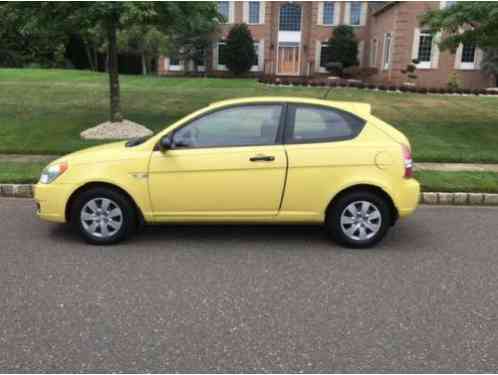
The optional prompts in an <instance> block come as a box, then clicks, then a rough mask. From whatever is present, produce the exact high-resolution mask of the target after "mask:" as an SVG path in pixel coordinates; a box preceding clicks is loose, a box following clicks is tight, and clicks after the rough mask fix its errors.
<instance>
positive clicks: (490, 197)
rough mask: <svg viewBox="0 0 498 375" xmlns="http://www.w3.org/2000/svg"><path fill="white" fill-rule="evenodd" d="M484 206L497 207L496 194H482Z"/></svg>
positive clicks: (497, 198)
mask: <svg viewBox="0 0 498 375" xmlns="http://www.w3.org/2000/svg"><path fill="white" fill-rule="evenodd" d="M484 204H487V205H490V206H498V194H484Z"/></svg>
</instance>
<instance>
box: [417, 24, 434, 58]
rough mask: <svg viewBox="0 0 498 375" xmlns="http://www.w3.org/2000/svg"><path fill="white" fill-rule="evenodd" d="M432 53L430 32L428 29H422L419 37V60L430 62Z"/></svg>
mask: <svg viewBox="0 0 498 375" xmlns="http://www.w3.org/2000/svg"><path fill="white" fill-rule="evenodd" d="M431 55H432V34H431V33H430V32H429V31H422V32H421V33H420V37H419V44H418V57H417V60H418V61H419V63H420V62H430V61H431Z"/></svg>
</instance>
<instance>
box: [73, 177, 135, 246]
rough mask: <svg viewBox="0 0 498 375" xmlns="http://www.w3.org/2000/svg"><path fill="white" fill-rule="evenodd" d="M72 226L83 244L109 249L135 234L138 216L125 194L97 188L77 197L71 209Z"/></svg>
mask: <svg viewBox="0 0 498 375" xmlns="http://www.w3.org/2000/svg"><path fill="white" fill-rule="evenodd" d="M85 219H86V220H85ZM71 224H72V226H73V228H75V229H76V230H77V231H78V232H79V234H80V235H81V236H82V237H83V239H84V240H85V241H86V242H88V243H90V244H92V245H111V244H115V243H118V242H120V241H123V240H125V239H127V238H129V237H130V236H131V235H132V234H133V233H135V231H136V229H137V213H136V209H135V206H134V204H133V202H130V200H129V198H128V197H126V196H125V195H124V194H122V193H120V192H119V191H116V190H114V189H111V188H106V187H96V188H92V189H89V190H86V191H83V192H82V193H80V194H79V195H78V196H77V197H76V199H75V200H74V202H73V204H72V207H71Z"/></svg>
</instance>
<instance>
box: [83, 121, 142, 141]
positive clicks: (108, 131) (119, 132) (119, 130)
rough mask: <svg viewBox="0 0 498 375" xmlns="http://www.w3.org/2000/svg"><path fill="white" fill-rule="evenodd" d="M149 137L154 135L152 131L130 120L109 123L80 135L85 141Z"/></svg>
mask: <svg viewBox="0 0 498 375" xmlns="http://www.w3.org/2000/svg"><path fill="white" fill-rule="evenodd" d="M149 135H152V131H150V130H149V129H147V128H146V127H145V126H143V125H140V124H137V123H135V122H132V121H128V120H123V121H121V122H110V121H107V122H104V123H102V124H100V125H97V126H95V127H93V128H90V129H87V130H85V131H83V132H82V133H81V134H80V136H81V138H83V139H132V138H139V137H146V136H149Z"/></svg>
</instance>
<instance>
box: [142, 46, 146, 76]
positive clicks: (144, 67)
mask: <svg viewBox="0 0 498 375" xmlns="http://www.w3.org/2000/svg"><path fill="white" fill-rule="evenodd" d="M142 74H143V75H144V76H145V75H147V61H146V60H145V53H143V52H142Z"/></svg>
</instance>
